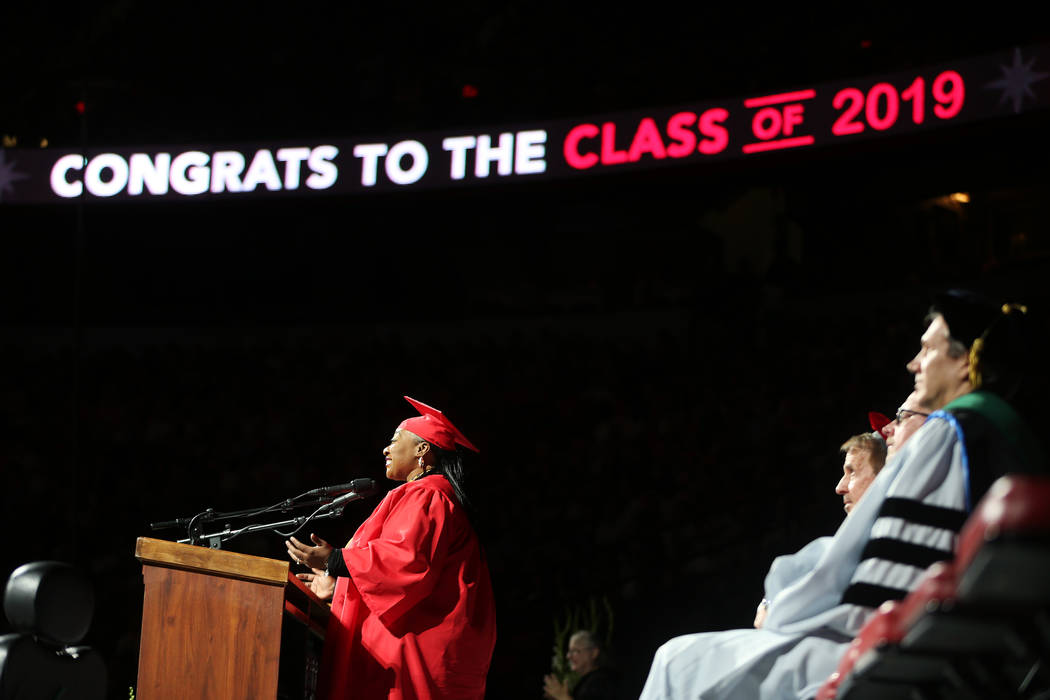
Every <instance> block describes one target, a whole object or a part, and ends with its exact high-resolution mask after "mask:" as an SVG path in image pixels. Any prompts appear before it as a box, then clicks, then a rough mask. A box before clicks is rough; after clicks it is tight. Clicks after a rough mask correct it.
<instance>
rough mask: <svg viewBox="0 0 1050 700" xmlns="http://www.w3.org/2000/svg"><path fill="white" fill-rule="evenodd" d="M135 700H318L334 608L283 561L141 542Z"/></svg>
mask: <svg viewBox="0 0 1050 700" xmlns="http://www.w3.org/2000/svg"><path fill="white" fill-rule="evenodd" d="M135 556H136V558H138V560H139V561H141V562H142V565H143V566H142V577H143V582H144V584H145V592H144V595H143V604H142V637H141V640H140V643H139V669H138V687H137V689H136V693H135V697H136V698H138V699H139V700H166V699H167V698H171V699H172V700H176V699H177V700H186V699H187V698H194V699H196V698H209V699H210V698H215V699H217V700H226V699H230V700H233V699H240V698H244V699H245V700H269V699H270V698H274V699H275V700H276V699H280V700H284V699H287V700H313V698H314V696H315V692H316V685H317V671H318V668H319V665H320V659H321V647H322V645H323V643H324V634H325V628H326V627H327V624H328V615H329V610H328V605H327V604H326V603H325V602H323V601H322V600H320V599H319V598H318V597H317V596H315V595H314V594H313V592H311V591H310V590H309V589H308V588H306V586H305V585H303V583H302V582H301V581H300V580H299V579H297V578H296V577H295V576H294V575H292V574H291V573H290V572H289V564H288V562H286V561H278V560H276V559H265V558H263V557H255V556H249V555H247V554H238V553H236V552H227V551H223V550H217V549H207V548H205V547H196V546H192V545H187V544H178V543H176V542H168V541H165V540H155V539H151V538H148V537H140V538H139V539H138V541H137V542H136V545H135Z"/></svg>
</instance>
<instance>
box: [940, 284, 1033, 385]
mask: <svg viewBox="0 0 1050 700" xmlns="http://www.w3.org/2000/svg"><path fill="white" fill-rule="evenodd" d="M930 311H931V312H932V313H938V314H940V315H941V316H943V317H944V322H945V323H946V324H947V325H948V335H949V336H951V338H952V339H953V340H957V341H959V342H960V343H962V344H963V345H964V346H965V347H966V349H967V350H968V351H969V362H970V384H971V385H972V386H973V388H974V389H981V388H987V389H991V390H993V391H996V392H997V393H999V394H1001V395H1003V396H1005V397H1007V398H1009V397H1010V396H1011V395H1012V394H1013V393H1014V392H1015V391H1016V390H1017V387H1018V386H1019V383H1020V381H1021V376H1022V375H1023V373H1024V365H1025V364H1026V362H1027V355H1028V342H1027V340H1026V338H1025V336H1026V330H1025V323H1024V320H1023V319H1024V316H1025V314H1026V313H1027V312H1028V308H1027V307H1026V306H1024V305H1022V304H1001V305H1000V304H995V303H993V302H992V301H991V300H990V299H988V298H986V297H984V296H981V295H980V294H977V293H975V292H971V291H968V290H963V289H950V290H948V291H945V292H941V293H940V294H936V295H935V296H934V299H933V304H932V305H931V306H930Z"/></svg>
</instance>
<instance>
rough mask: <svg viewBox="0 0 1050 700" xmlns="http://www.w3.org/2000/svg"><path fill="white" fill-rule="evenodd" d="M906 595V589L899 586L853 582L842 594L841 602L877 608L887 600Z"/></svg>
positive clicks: (900, 598)
mask: <svg viewBox="0 0 1050 700" xmlns="http://www.w3.org/2000/svg"><path fill="white" fill-rule="evenodd" d="M907 595H908V591H905V590H902V589H900V588H889V587H888V586H877V585H875V584H874V583H853V584H850V587H849V588H847V589H846V592H845V593H843V594H842V602H843V603H849V604H851V605H864V606H866V607H869V608H877V607H879V606H880V605H882V604H883V603H885V602H886V601H887V600H904V598H905V597H907Z"/></svg>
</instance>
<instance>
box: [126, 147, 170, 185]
mask: <svg viewBox="0 0 1050 700" xmlns="http://www.w3.org/2000/svg"><path fill="white" fill-rule="evenodd" d="M155 158H156V160H150V157H149V156H148V155H147V154H145V153H132V154H131V168H130V170H131V172H130V174H129V175H128V194H131V195H139V194H142V186H143V185H144V184H145V186H146V187H147V188H148V189H149V193H150V194H167V193H168V171H169V170H171V154H170V153H158V154H157V155H156V156H155Z"/></svg>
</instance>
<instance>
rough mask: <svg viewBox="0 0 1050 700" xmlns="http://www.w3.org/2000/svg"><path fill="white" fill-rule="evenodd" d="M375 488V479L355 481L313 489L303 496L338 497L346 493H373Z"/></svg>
mask: <svg viewBox="0 0 1050 700" xmlns="http://www.w3.org/2000/svg"><path fill="white" fill-rule="evenodd" d="M375 487H376V482H375V480H374V479H354V480H353V481H351V482H350V483H349V484H336V485H335V486H322V487H320V488H317V489H313V490H312V491H307V492H306V493H304V494H303V496H338V495H341V494H344V493H350V492H362V491H368V492H369V493H371V492H372V491H374V490H375ZM366 495H367V494H366Z"/></svg>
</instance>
